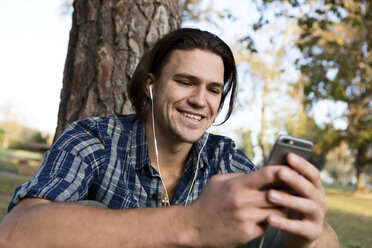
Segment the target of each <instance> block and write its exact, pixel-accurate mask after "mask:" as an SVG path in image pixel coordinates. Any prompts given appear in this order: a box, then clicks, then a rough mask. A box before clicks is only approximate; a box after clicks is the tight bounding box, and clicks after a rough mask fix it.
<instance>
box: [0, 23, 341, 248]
mask: <svg viewBox="0 0 372 248" xmlns="http://www.w3.org/2000/svg"><path fill="white" fill-rule="evenodd" d="M128 90H129V94H130V99H131V102H132V104H133V107H134V109H135V111H136V115H126V116H124V115H112V116H110V117H102V118H90V119H86V120H83V121H78V122H75V123H74V124H72V125H71V126H70V127H69V128H68V129H67V130H66V131H65V133H64V134H63V135H62V136H61V137H60V138H59V139H58V140H57V142H56V143H55V144H54V145H53V147H52V148H51V150H50V151H48V153H47V154H46V156H45V158H44V162H43V164H42V166H41V168H40V169H39V171H38V172H37V174H36V175H35V177H34V179H33V180H32V181H31V182H29V183H26V184H24V185H22V186H21V187H19V188H18V189H17V190H16V193H15V195H14V197H13V200H12V202H11V204H10V206H9V211H10V212H9V214H8V216H7V217H6V218H5V219H4V221H3V222H2V223H1V225H0V247H13V246H14V247H22V246H27V247H234V246H237V245H243V244H246V243H247V242H250V243H249V244H248V245H247V246H246V247H258V242H259V241H260V238H259V237H260V236H262V235H263V234H264V233H265V230H266V229H267V226H268V225H271V226H272V227H274V228H276V230H281V232H279V231H278V232H276V234H275V235H274V236H272V237H268V238H267V239H266V241H265V242H264V246H265V247H274V246H273V245H274V244H275V247H280V246H282V245H284V244H285V245H286V247H338V245H337V237H336V235H335V233H334V232H333V230H332V229H331V228H330V227H329V226H328V225H327V224H324V216H325V213H326V210H327V204H326V201H325V199H324V190H323V187H322V184H321V181H320V178H319V173H318V171H317V169H316V168H315V167H314V166H312V165H311V164H309V163H308V162H307V161H305V160H303V159H301V158H300V157H297V156H295V155H293V154H292V155H290V156H288V163H289V166H281V165H278V166H268V167H266V168H263V169H261V170H256V168H255V166H254V165H253V164H252V163H251V161H250V160H249V159H248V158H247V157H246V156H245V155H244V154H243V153H242V152H241V151H239V150H238V149H236V148H235V145H234V143H233V141H232V140H230V139H229V138H227V137H223V136H217V135H212V134H208V133H207V132H206V131H207V129H208V128H209V126H210V125H212V123H213V122H214V120H215V118H216V116H217V113H218V112H219V111H220V110H221V108H222V105H223V103H224V100H225V98H226V96H227V95H228V94H229V93H230V106H229V111H228V114H227V116H226V118H228V117H229V115H230V114H231V111H232V106H233V104H234V99H235V95H236V67H235V61H234V58H233V56H232V53H231V50H230V49H229V47H228V46H227V45H226V44H225V43H224V42H223V41H222V40H220V39H219V38H218V37H216V36H214V35H212V34H210V33H208V32H205V31H200V30H197V29H180V30H176V31H174V32H171V33H170V34H168V35H166V36H165V37H164V38H162V39H161V40H160V41H158V42H157V43H156V44H155V46H154V48H153V49H152V50H151V51H150V52H149V53H147V54H146V55H145V56H144V57H143V58H142V60H141V61H140V63H139V65H138V66H137V69H136V71H135V73H134V75H133V78H132V80H131V83H130V85H129V88H128ZM274 182H282V183H285V184H287V185H288V186H290V187H291V188H292V189H293V190H294V191H295V192H296V194H288V193H286V192H283V191H279V190H274V189H269V190H267V189H265V190H264V187H265V186H266V185H269V184H271V183H274ZM83 200H93V201H95V202H99V203H100V204H102V205H103V206H105V207H106V208H97V207H92V206H87V205H85V204H76V203H77V202H81V201H83ZM161 206H167V207H163V208H161ZM155 207H157V208H155ZM282 239H283V242H282V241H281V240H282ZM252 240H253V241H252Z"/></svg>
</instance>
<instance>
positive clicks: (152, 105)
mask: <svg viewBox="0 0 372 248" xmlns="http://www.w3.org/2000/svg"><path fill="white" fill-rule="evenodd" d="M150 98H151V112H152V133H153V136H154V146H155V156H156V166H157V168H158V172H159V176H160V180H161V183H162V184H163V187H164V191H165V196H166V197H167V205H168V206H170V201H169V196H168V191H167V186H165V183H164V180H163V177H162V176H161V171H160V165H159V152H158V145H157V142H156V134H155V121H154V99H153V96H152V87H151V85H150Z"/></svg>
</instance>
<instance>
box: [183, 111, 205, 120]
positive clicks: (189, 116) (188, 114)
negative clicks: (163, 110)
mask: <svg viewBox="0 0 372 248" xmlns="http://www.w3.org/2000/svg"><path fill="white" fill-rule="evenodd" d="M182 114H183V115H184V116H186V117H188V118H192V119H195V120H197V121H200V120H201V118H202V117H201V116H200V115H193V114H190V113H185V112H184V113H182Z"/></svg>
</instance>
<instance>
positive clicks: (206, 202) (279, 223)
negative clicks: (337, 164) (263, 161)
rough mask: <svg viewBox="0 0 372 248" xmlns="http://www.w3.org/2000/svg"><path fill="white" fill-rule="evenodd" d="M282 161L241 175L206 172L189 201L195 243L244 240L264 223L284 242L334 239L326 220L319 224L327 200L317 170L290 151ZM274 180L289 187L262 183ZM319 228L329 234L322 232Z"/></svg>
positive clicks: (294, 244)
mask: <svg viewBox="0 0 372 248" xmlns="http://www.w3.org/2000/svg"><path fill="white" fill-rule="evenodd" d="M288 163H289V166H283V165H279V166H274V165H270V166H267V167H264V168H263V169H261V170H258V171H256V172H253V173H250V174H247V175H244V174H227V175H217V176H214V177H212V178H211V180H210V181H209V183H208V185H207V186H206V188H205V189H204V190H203V192H202V194H201V195H200V197H199V198H198V199H197V200H196V201H195V202H194V203H193V204H191V206H190V207H191V210H192V215H191V216H194V217H193V219H194V227H195V230H196V235H197V236H196V238H195V240H198V241H200V244H197V245H198V246H209V247H230V246H236V245H241V244H245V243H247V242H249V241H250V240H252V239H254V238H256V237H258V236H260V235H263V234H264V232H265V229H266V226H267V224H270V225H271V226H273V227H276V228H278V229H280V230H282V231H283V241H284V243H285V245H286V247H326V246H323V245H322V243H321V242H320V241H322V242H323V241H327V240H333V241H334V240H337V236H336V235H335V233H334V232H333V230H332V229H331V228H330V227H329V226H328V225H326V226H327V227H328V228H327V230H326V231H327V232H324V229H323V226H324V217H325V213H326V211H327V203H326V201H325V197H324V189H323V186H322V183H321V180H320V175H319V171H318V170H317V168H316V167H314V166H313V165H312V164H310V163H309V162H307V161H306V160H304V159H302V158H301V157H298V156H296V155H294V154H291V155H289V156H288ZM278 183H279V184H283V183H284V184H286V185H287V186H289V187H290V188H291V191H290V192H288V191H283V190H279V189H272V188H271V189H270V188H269V189H268V188H267V186H268V185H273V184H278ZM328 230H331V231H332V232H328ZM325 233H328V234H330V235H329V237H324V234H325ZM336 243H337V242H336ZM334 247H338V245H337V244H336V245H335V246H334Z"/></svg>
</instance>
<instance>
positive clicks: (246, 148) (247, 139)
mask: <svg viewBox="0 0 372 248" xmlns="http://www.w3.org/2000/svg"><path fill="white" fill-rule="evenodd" d="M240 133H241V136H242V142H241V147H239V149H240V150H242V151H243V152H244V154H245V155H247V156H248V158H253V157H254V150H253V149H254V145H253V144H252V131H251V130H249V129H243V130H241V132H240Z"/></svg>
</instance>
